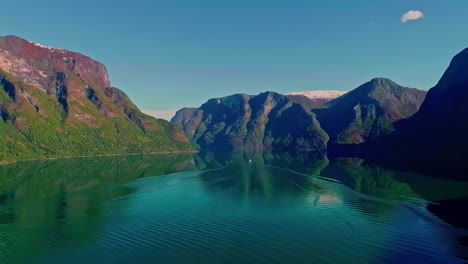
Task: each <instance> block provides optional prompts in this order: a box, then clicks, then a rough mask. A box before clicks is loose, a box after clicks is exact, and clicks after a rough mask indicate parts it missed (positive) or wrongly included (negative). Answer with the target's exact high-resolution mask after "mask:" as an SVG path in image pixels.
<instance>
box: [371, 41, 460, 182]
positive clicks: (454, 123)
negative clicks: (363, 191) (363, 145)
mask: <svg viewBox="0 0 468 264" xmlns="http://www.w3.org/2000/svg"><path fill="white" fill-rule="evenodd" d="M467 114H468V48H467V49H465V50H463V51H462V52H460V53H459V54H457V55H456V56H455V57H454V58H453V59H452V61H451V63H450V65H449V67H448V69H447V70H446V71H445V73H444V74H443V76H442V78H441V79H440V81H439V82H438V83H437V85H436V86H434V87H433V88H432V89H430V90H429V92H428V94H427V97H426V100H425V101H424V103H423V104H422V106H421V109H420V110H419V111H418V112H417V113H416V114H415V115H414V116H412V117H411V118H408V119H406V120H402V121H400V122H398V123H397V129H396V131H395V133H393V134H392V135H391V136H390V137H388V138H385V140H383V141H382V142H380V144H378V146H379V148H382V149H380V150H378V152H379V153H382V152H384V154H385V155H395V156H399V157H403V158H404V159H406V160H408V161H412V160H420V161H423V162H424V161H445V162H449V163H453V164H461V163H464V164H465V165H464V166H465V167H468V165H466V164H468V137H467V135H468V119H467ZM457 166H458V165H457ZM464 174H465V175H466V172H464Z"/></svg>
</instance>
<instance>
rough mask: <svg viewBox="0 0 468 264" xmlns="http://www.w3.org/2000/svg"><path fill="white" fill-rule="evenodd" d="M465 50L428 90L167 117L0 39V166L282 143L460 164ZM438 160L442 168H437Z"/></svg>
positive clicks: (88, 73)
mask: <svg viewBox="0 0 468 264" xmlns="http://www.w3.org/2000/svg"><path fill="white" fill-rule="evenodd" d="M467 102H468V49H465V50H464V51H462V52H461V53H459V54H458V55H456V56H455V57H454V58H453V60H452V62H451V63H450V66H449V68H448V69H447V71H446V72H445V73H444V75H443V76H442V78H441V80H440V81H439V83H438V84H437V85H436V86H435V87H433V88H432V89H430V90H429V92H428V93H426V91H423V90H419V89H416V88H409V87H404V86H401V85H398V84H396V83H395V82H393V81H391V80H389V79H385V78H376V79H373V80H371V81H369V82H366V83H364V84H363V85H361V86H359V87H357V88H355V89H354V90H352V91H350V92H341V91H312V92H296V93H288V94H278V93H275V92H264V93H261V94H259V95H246V94H235V95H231V96H226V97H222V98H213V99H210V100H208V101H207V102H206V103H205V104H203V105H201V106H200V107H198V108H183V109H181V110H179V111H177V113H176V115H175V116H174V117H173V118H172V120H171V123H172V124H171V123H169V122H166V121H164V120H161V119H155V118H153V117H150V116H148V115H146V114H144V113H142V112H141V111H140V110H139V109H138V107H136V106H135V105H134V104H133V103H132V101H131V100H130V99H129V98H128V96H127V95H126V94H125V93H124V92H122V91H121V90H119V89H117V88H115V87H112V86H111V84H110V80H109V77H108V75H107V70H106V68H105V66H104V65H103V64H101V63H99V62H97V61H95V60H93V59H91V58H89V57H86V56H84V55H82V54H79V53H76V52H71V51H67V50H63V49H56V48H51V47H47V46H44V45H42V44H38V43H35V42H30V41H27V40H24V39H21V38H19V37H15V36H7V37H0V118H1V119H0V163H5V162H11V161H17V160H29V159H42V158H57V157H69V156H93V155H112V154H127V153H154V152H180V151H191V150H193V147H194V148H197V149H201V150H205V149H206V150H216V151H219V150H284V151H290V150H294V151H309V152H315V153H321V154H325V153H326V152H328V153H329V154H330V153H331V154H333V153H334V154H337V155H338V154H339V155H356V156H363V157H366V158H371V159H376V160H386V161H389V160H390V161H394V160H395V161H397V160H400V163H401V162H403V163H405V162H406V163H420V164H424V163H428V162H429V163H431V164H439V162H444V163H443V164H449V166H452V165H453V166H454V167H463V166H466V167H467V169H468V165H460V164H468V137H466V135H467V134H468V121H467V118H466V115H467V114H468V104H467ZM440 164H442V163H440Z"/></svg>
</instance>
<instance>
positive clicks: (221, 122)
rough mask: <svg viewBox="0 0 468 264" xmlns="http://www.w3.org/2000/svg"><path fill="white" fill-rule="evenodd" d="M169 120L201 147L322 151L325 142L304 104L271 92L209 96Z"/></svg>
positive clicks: (313, 117)
mask: <svg viewBox="0 0 468 264" xmlns="http://www.w3.org/2000/svg"><path fill="white" fill-rule="evenodd" d="M187 117H189V118H187ZM172 122H173V123H175V124H178V125H181V126H182V127H183V129H184V131H185V132H186V134H187V135H188V136H189V137H190V138H191V140H192V143H193V144H194V145H195V146H197V147H199V148H202V149H231V150H232V149H285V150H286V149H288V150H311V151H317V152H323V151H325V148H326V143H327V141H328V137H327V135H326V134H325V132H324V131H323V130H322V129H321V128H320V125H319V124H318V122H317V120H316V118H315V115H314V114H313V113H312V112H311V111H310V109H308V107H303V106H302V105H301V104H299V103H296V102H294V101H293V100H291V99H289V98H288V97H286V96H284V95H281V94H277V93H274V92H265V93H262V94H259V95H257V96H249V95H245V94H235V95H231V96H227V97H223V98H215V99H210V100H209V101H208V102H206V103H205V104H203V105H202V106H201V107H200V108H198V109H182V110H179V111H178V112H177V114H176V116H175V117H174V118H173V119H172Z"/></svg>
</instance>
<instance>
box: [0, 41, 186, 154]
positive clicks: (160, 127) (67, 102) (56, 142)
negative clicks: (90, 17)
mask: <svg viewBox="0 0 468 264" xmlns="http://www.w3.org/2000/svg"><path fill="white" fill-rule="evenodd" d="M0 117H1V119H0V162H8V161H15V160H25V159H40V158H51V157H64V156H82V155H108V154H121V153H149V152H167V151H169V152H170V151H185V150H191V149H192V148H191V146H190V145H189V143H188V139H187V137H186V136H185V134H184V133H183V131H182V130H181V129H180V128H179V127H177V126H175V125H172V124H170V123H168V122H166V121H163V120H157V119H155V118H153V117H150V116H148V115H146V114H143V113H142V112H141V111H140V110H139V109H138V108H137V107H136V106H135V105H134V104H133V103H132V102H131V100H130V99H129V98H128V96H127V95H126V94H125V93H124V92H122V91H121V90H119V89H117V88H114V87H111V84H110V80H109V77H108V75H107V70H106V68H105V66H104V65H103V64H101V63H99V62H97V61H95V60H93V59H91V58H89V57H86V56H84V55H82V54H79V53H76V52H71V51H67V50H63V49H56V48H51V47H47V46H44V45H41V44H38V43H34V42H30V41H27V40H24V39H21V38H19V37H15V36H7V37H0Z"/></svg>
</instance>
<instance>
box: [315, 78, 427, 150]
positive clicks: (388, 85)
mask: <svg viewBox="0 0 468 264" xmlns="http://www.w3.org/2000/svg"><path fill="white" fill-rule="evenodd" d="M425 95H426V92H425V91H422V90H418V89H415V88H407V87H403V86H400V85H398V84H396V83H394V82H393V81H391V80H389V79H384V78H376V79H373V80H371V81H370V82H367V83H365V84H363V85H361V86H359V87H358V88H356V89H354V90H352V91H351V92H349V93H347V94H345V95H343V96H341V97H338V98H336V99H334V100H332V101H330V102H328V103H327V105H328V106H330V107H329V108H326V109H317V110H314V112H315V113H316V114H317V119H318V120H319V121H320V124H321V126H322V128H323V129H324V130H325V131H326V132H327V133H328V135H329V136H330V144H331V145H336V144H359V143H363V142H366V141H368V140H373V139H376V138H378V137H381V136H385V135H388V134H390V133H391V132H393V131H394V123H395V122H396V121H398V120H400V119H404V118H408V117H410V116H412V115H413V114H414V113H416V112H417V111H418V110H419V107H420V106H421V104H422V102H423V101H424V98H425Z"/></svg>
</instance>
